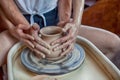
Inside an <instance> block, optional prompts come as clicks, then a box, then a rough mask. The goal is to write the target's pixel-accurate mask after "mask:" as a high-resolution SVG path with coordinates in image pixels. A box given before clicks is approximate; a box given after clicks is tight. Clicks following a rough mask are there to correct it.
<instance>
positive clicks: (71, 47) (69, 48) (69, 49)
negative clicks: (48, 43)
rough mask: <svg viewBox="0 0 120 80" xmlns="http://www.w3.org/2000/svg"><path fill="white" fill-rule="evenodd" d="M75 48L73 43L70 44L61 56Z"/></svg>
mask: <svg viewBox="0 0 120 80" xmlns="http://www.w3.org/2000/svg"><path fill="white" fill-rule="evenodd" d="M73 49H74V45H73V44H72V45H70V46H69V47H68V49H67V50H66V51H65V52H63V53H62V54H61V55H60V56H64V55H66V54H68V53H70V52H71V51H72V50H73Z"/></svg>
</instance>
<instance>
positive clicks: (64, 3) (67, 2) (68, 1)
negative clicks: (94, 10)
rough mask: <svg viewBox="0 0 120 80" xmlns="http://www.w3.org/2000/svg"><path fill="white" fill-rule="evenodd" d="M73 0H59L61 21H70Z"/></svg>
mask: <svg viewBox="0 0 120 80" xmlns="http://www.w3.org/2000/svg"><path fill="white" fill-rule="evenodd" d="M71 11H72V0H59V2H58V14H59V22H65V23H66V22H68V21H69V20H70V17H71Z"/></svg>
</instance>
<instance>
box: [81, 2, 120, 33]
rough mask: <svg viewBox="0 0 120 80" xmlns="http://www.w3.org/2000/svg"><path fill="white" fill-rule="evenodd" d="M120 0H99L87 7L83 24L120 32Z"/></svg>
mask: <svg viewBox="0 0 120 80" xmlns="http://www.w3.org/2000/svg"><path fill="white" fill-rule="evenodd" d="M119 3H120V0H99V1H98V2H96V3H95V4H94V5H93V6H91V7H89V8H87V9H85V11H84V13H83V19H82V24H84V25H89V26H94V27H98V28H103V29H106V30H109V31H111V32H113V33H116V34H120V5H119Z"/></svg>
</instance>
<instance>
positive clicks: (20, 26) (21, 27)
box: [18, 24, 30, 30]
mask: <svg viewBox="0 0 120 80" xmlns="http://www.w3.org/2000/svg"><path fill="white" fill-rule="evenodd" d="M18 28H19V29H22V30H28V29H29V28H30V26H28V25H23V24H19V25H18Z"/></svg>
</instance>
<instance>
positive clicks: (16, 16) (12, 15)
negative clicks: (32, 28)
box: [0, 0, 29, 26]
mask: <svg viewBox="0 0 120 80" xmlns="http://www.w3.org/2000/svg"><path fill="white" fill-rule="evenodd" d="M0 1H1V2H0V7H1V9H2V10H3V12H4V14H5V15H6V17H7V18H8V19H9V20H10V21H11V22H12V23H13V24H14V25H15V26H16V25H18V24H25V25H29V23H28V21H27V20H26V19H25V18H24V16H23V15H22V14H21V12H20V11H19V9H18V7H17V6H16V4H15V2H14V1H13V0H7V1H6V0H0Z"/></svg>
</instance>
